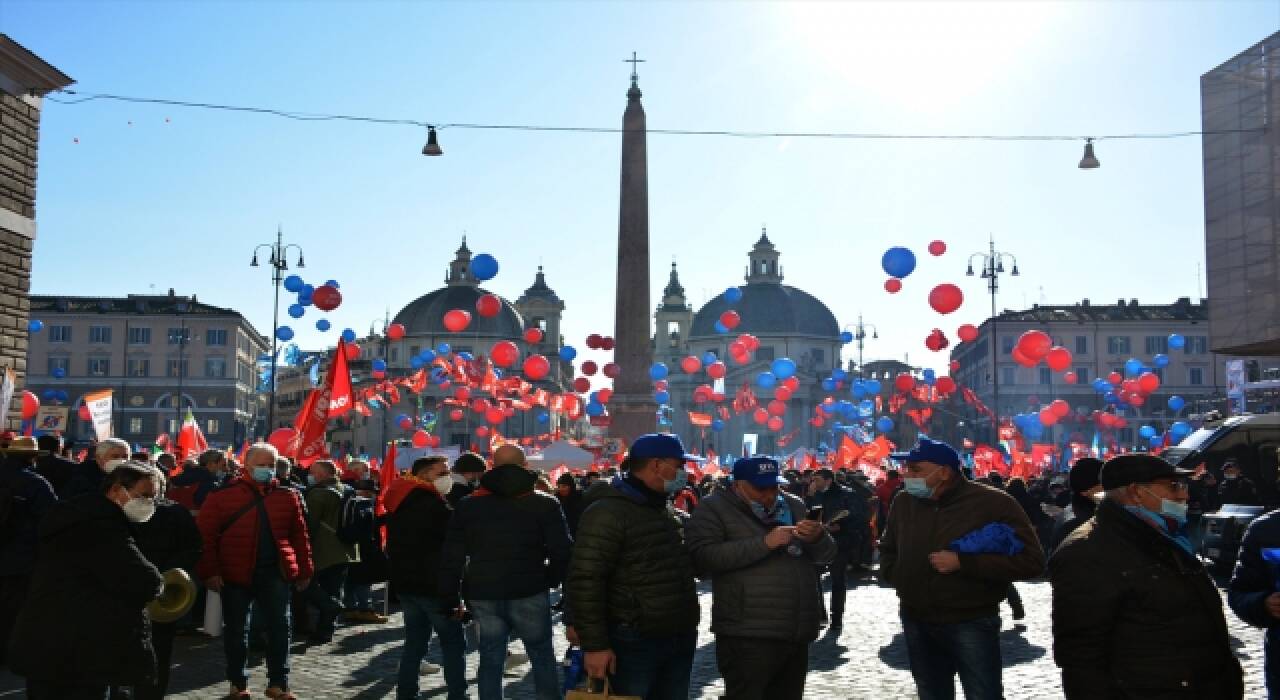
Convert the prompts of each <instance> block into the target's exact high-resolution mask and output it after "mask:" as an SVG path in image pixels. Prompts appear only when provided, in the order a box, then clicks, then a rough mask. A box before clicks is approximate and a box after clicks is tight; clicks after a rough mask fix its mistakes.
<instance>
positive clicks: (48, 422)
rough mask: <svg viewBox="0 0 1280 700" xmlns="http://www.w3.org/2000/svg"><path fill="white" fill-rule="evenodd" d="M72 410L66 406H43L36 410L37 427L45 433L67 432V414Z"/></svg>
mask: <svg viewBox="0 0 1280 700" xmlns="http://www.w3.org/2000/svg"><path fill="white" fill-rule="evenodd" d="M70 411H71V409H69V408H67V407H66V406H41V407H40V410H39V411H38V412H36V426H35V429H36V430H39V431H41V432H45V433H65V432H67V414H68V413H70Z"/></svg>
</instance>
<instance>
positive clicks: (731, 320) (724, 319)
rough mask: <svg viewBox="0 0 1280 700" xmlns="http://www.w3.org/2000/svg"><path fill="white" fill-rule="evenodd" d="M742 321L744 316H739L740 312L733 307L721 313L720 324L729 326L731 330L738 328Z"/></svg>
mask: <svg viewBox="0 0 1280 700" xmlns="http://www.w3.org/2000/svg"><path fill="white" fill-rule="evenodd" d="M741 322H742V317H741V316H739V315H738V312H737V311H734V310H733V309H729V310H728V311H726V312H724V313H722V314H720V325H722V326H724V327H725V328H728V329H729V330H733V329H734V328H737V327H738V324H739V323H741Z"/></svg>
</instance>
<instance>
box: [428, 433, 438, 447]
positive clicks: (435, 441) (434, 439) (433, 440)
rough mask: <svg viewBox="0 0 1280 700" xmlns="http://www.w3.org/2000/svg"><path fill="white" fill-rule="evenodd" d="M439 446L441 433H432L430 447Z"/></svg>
mask: <svg viewBox="0 0 1280 700" xmlns="http://www.w3.org/2000/svg"><path fill="white" fill-rule="evenodd" d="M439 446H440V436H439V435H432V436H431V444H430V445H429V447H439Z"/></svg>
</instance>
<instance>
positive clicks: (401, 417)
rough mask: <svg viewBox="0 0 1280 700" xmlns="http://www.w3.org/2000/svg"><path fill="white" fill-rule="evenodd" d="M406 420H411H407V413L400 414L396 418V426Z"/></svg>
mask: <svg viewBox="0 0 1280 700" xmlns="http://www.w3.org/2000/svg"><path fill="white" fill-rule="evenodd" d="M407 420H411V419H410V418H409V415H408V414H407V413H401V414H400V415H398V416H396V425H399V424H401V423H403V422H405V421H407Z"/></svg>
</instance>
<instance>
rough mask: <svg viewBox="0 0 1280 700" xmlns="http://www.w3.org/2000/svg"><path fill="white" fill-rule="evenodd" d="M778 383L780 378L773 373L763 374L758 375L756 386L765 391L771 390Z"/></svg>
mask: <svg viewBox="0 0 1280 700" xmlns="http://www.w3.org/2000/svg"><path fill="white" fill-rule="evenodd" d="M777 383H778V378H777V377H775V376H774V374H773V372H761V373H760V374H757V375H756V385H757V386H759V387H761V388H763V389H769V388H771V387H773V385H775V384H777Z"/></svg>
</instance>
